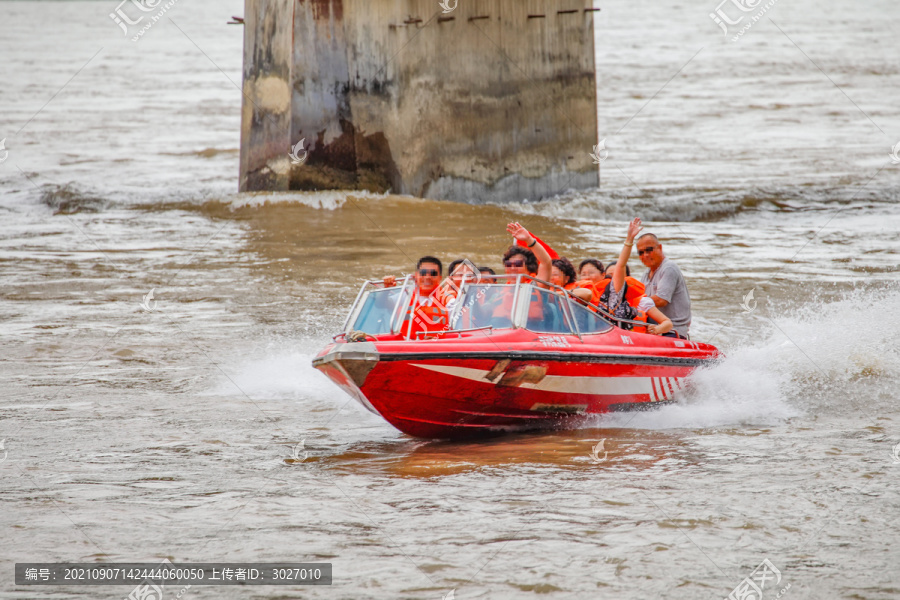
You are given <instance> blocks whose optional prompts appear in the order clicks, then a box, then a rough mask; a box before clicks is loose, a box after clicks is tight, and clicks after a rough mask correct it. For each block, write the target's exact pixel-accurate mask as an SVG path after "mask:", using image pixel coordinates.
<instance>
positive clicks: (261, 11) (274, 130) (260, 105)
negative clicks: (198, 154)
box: [239, 0, 293, 192]
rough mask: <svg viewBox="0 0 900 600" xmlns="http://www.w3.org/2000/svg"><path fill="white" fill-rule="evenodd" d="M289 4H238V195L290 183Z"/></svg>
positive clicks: (282, 0)
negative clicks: (240, 34) (240, 41)
mask: <svg viewBox="0 0 900 600" xmlns="http://www.w3.org/2000/svg"><path fill="white" fill-rule="evenodd" d="M292 6H293V2H292V0H246V1H245V2H244V9H245V10H244V81H243V85H242V88H243V89H242V91H243V103H242V110H241V174H240V184H239V189H240V191H242V192H244V191H253V190H287V189H288V188H289V183H290V164H291V163H290V159H289V158H288V151H289V150H290V145H291V144H290V140H291V135H290V132H291V95H292V93H291V89H290V86H289V85H288V82H289V81H290V75H291V40H292V27H291V23H290V21H289V20H288V21H284V20H283V18H279V17H283V16H284V15H289V14H291V10H292Z"/></svg>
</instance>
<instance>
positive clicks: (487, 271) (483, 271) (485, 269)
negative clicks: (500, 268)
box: [478, 267, 497, 275]
mask: <svg viewBox="0 0 900 600" xmlns="http://www.w3.org/2000/svg"><path fill="white" fill-rule="evenodd" d="M478 270H479V271H480V272H481V274H482V275H496V274H497V273H496V272H495V271H494V270H493V269H492V268H490V267H478Z"/></svg>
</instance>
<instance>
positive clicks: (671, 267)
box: [635, 233, 691, 337]
mask: <svg viewBox="0 0 900 600" xmlns="http://www.w3.org/2000/svg"><path fill="white" fill-rule="evenodd" d="M635 244H636V245H637V253H638V256H640V258H641V262H642V263H644V265H645V266H647V267H649V269H650V270H649V271H647V272H646V273H644V274H643V275H642V276H641V282H642V283H643V284H644V286H646V292H645V293H646V294H647V297H649V298H652V299H653V302H654V303H655V304H656V308H658V309H659V310H660V311H661V312H662V313H663V314H664V315H666V316H667V317H669V318H670V319H671V320H672V325H674V326H675V331H677V332H678V333H679V334H681V335H682V336H683V337H688V331H689V330H690V327H691V296H690V295H689V294H688V289H687V284H686V283H685V282H684V275H682V274H681V269H679V268H678V265H676V264H675V263H674V262H672V261H671V260H669V259H668V258H666V257H665V255H664V254H663V250H662V244H661V243H660V242H659V239H658V238H657V237H656V236H655V235H653V234H652V233H645V234H644V235H642V236H641V237H639V238H638V239H637V242H635Z"/></svg>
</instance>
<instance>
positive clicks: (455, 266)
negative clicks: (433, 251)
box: [447, 258, 476, 287]
mask: <svg viewBox="0 0 900 600" xmlns="http://www.w3.org/2000/svg"><path fill="white" fill-rule="evenodd" d="M475 268H476V267H475V265H473V264H472V262H471V261H469V260H467V259H465V258H457V259H456V260H454V261H453V262H452V263H450V267H449V268H448V269H447V272H448V273H449V274H450V279H451V280H452V281H453V283H454V284H455V285H456V287H460V286H462V282H463V279H466V280H467V281H468V282H469V283H470V284H471V283H472V281H474V280H475Z"/></svg>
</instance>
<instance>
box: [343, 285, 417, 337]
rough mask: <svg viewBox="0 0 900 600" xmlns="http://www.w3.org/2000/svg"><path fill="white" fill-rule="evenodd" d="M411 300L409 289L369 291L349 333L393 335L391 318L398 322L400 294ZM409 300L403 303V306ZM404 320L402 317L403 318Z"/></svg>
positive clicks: (391, 288) (396, 288)
mask: <svg viewBox="0 0 900 600" xmlns="http://www.w3.org/2000/svg"><path fill="white" fill-rule="evenodd" d="M401 293H403V295H404V296H406V297H407V298H409V288H406V289H404V288H402V287H390V288H383V289H380V290H371V291H369V292H368V293H367V294H366V296H365V299H364V301H363V303H362V306H361V307H360V309H359V312H358V313H357V316H356V319H355V320H354V321H353V322H351V323H350V324H349V328H348V329H347V331H351V330H356V331H363V332H365V333H368V334H369V335H383V334H386V333H391V317H393V318H394V320H395V321H396V320H397V314H396V311H395V310H394V309H395V308H396V307H397V299H398V298H399V297H400V294H401ZM408 303H409V300H407V301H406V302H404V303H403V306H405V305H406V304H408ZM401 318H402V317H401Z"/></svg>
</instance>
